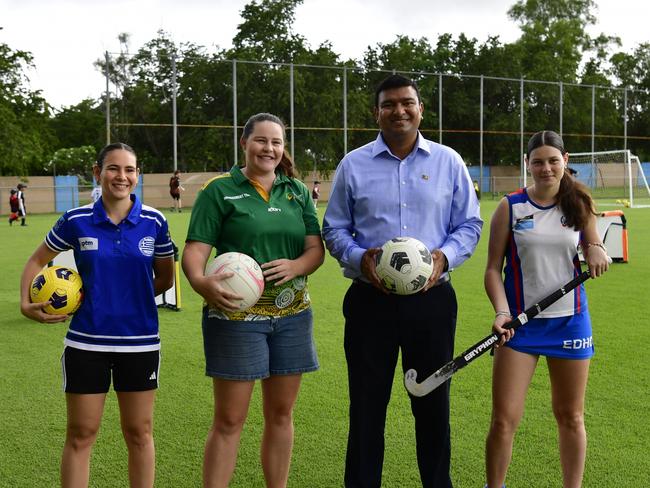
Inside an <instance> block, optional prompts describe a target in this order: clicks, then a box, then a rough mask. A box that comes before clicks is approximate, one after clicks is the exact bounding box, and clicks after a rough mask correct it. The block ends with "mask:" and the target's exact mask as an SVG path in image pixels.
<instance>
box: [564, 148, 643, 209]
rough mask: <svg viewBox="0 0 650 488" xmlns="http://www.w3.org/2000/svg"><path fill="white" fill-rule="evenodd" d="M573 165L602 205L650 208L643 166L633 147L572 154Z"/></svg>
mask: <svg viewBox="0 0 650 488" xmlns="http://www.w3.org/2000/svg"><path fill="white" fill-rule="evenodd" d="M569 168H571V169H573V170H575V171H576V172H577V173H576V175H575V177H576V178H577V179H578V180H579V181H581V182H582V183H584V184H585V185H587V186H588V187H589V189H590V190H591V194H592V197H593V198H594V199H597V200H598V201H599V204H600V205H608V206H609V205H611V206H626V207H650V187H648V180H647V178H646V176H645V174H644V171H643V165H642V164H641V161H639V158H638V157H637V156H635V155H634V154H632V153H631V152H630V151H629V150H622V151H602V152H593V153H592V152H588V153H569ZM649 171H650V170H649Z"/></svg>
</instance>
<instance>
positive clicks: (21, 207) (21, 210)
mask: <svg viewBox="0 0 650 488" xmlns="http://www.w3.org/2000/svg"><path fill="white" fill-rule="evenodd" d="M25 188H27V185H25V184H23V183H18V185H17V186H16V189H17V191H18V193H17V195H16V197H17V198H18V214H17V215H18V217H19V218H20V225H21V226H22V227H24V226H26V225H27V223H26V222H25V218H26V217H27V210H26V209H25V191H24V190H25Z"/></svg>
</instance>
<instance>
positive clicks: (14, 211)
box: [9, 188, 20, 225]
mask: <svg viewBox="0 0 650 488" xmlns="http://www.w3.org/2000/svg"><path fill="white" fill-rule="evenodd" d="M9 210H10V213H9V225H13V223H14V222H15V221H16V220H18V211H19V210H20V203H19V202H18V190H16V189H15V188H12V189H11V192H10V194H9Z"/></svg>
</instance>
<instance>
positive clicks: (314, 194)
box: [311, 180, 320, 208]
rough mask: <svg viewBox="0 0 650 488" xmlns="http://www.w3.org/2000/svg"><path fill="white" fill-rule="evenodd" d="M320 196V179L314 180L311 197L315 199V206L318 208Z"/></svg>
mask: <svg viewBox="0 0 650 488" xmlns="http://www.w3.org/2000/svg"><path fill="white" fill-rule="evenodd" d="M319 198H320V181H318V180H317V181H314V186H313V188H312V190H311V199H312V200H313V201H314V207H316V208H318V199H319Z"/></svg>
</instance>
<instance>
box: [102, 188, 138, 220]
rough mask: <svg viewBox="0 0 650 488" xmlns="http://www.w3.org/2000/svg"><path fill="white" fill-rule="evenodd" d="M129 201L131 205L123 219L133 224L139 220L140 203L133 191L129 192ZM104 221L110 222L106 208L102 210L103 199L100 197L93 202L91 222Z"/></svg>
mask: <svg viewBox="0 0 650 488" xmlns="http://www.w3.org/2000/svg"><path fill="white" fill-rule="evenodd" d="M131 201H132V202H133V206H132V207H131V210H130V211H129V215H127V216H126V218H125V219H124V220H128V221H129V222H130V223H132V224H133V225H135V224H137V223H138V221H139V220H140V211H141V210H142V203H141V202H140V200H139V199H138V197H137V196H135V194H133V193H132V194H131ZM106 221H108V222H111V220H110V219H109V218H108V215H106V210H104V201H103V199H102V198H100V199H99V200H97V201H96V202H95V203H94V204H93V223H95V224H99V223H102V222H106Z"/></svg>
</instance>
